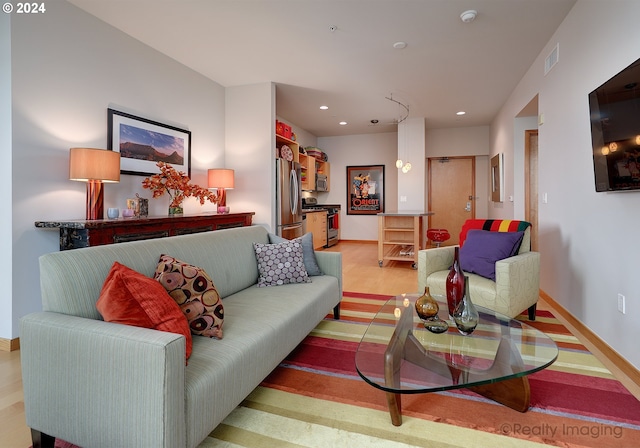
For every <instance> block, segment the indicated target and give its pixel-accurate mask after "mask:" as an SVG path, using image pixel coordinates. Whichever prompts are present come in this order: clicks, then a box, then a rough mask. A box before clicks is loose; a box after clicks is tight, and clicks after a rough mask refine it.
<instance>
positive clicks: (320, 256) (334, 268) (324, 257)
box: [316, 251, 342, 297]
mask: <svg viewBox="0 0 640 448" xmlns="http://www.w3.org/2000/svg"><path fill="white" fill-rule="evenodd" d="M316 260H317V261H318V266H319V267H320V270H321V271H322V272H323V273H324V274H325V275H331V276H333V277H336V278H337V279H338V285H339V286H340V297H342V254H341V253H340V252H320V251H316Z"/></svg>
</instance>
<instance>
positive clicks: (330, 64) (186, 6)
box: [68, 0, 576, 137]
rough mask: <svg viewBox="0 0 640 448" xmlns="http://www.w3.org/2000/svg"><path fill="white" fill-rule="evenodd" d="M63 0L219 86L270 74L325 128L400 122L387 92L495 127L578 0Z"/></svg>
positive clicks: (413, 105) (360, 129)
mask: <svg viewBox="0 0 640 448" xmlns="http://www.w3.org/2000/svg"><path fill="white" fill-rule="evenodd" d="M68 1H69V2H70V3H72V4H74V5H76V6H78V7H80V8H82V9H84V10H85V11H87V12H89V13H90V14H92V15H94V16H96V17H98V18H100V19H102V20H104V21H105V22H107V23H109V24H111V25H112V26H114V27H116V28H118V29H120V30H122V31H123V32H125V33H127V34H129V35H130V36H132V37H134V38H136V39H138V40H140V41H142V42H144V43H145V44H147V45H149V46H150V47H153V48H155V49H157V50H158V51H160V52H162V53H164V54H166V55H168V56H170V57H171V58H173V59H175V60H177V61H179V62H181V63H182V64H184V65H186V66H188V67H191V68H192V69H193V70H195V71H197V72H199V73H201V74H202V75H204V76H206V77H208V78H210V79H212V80H214V81H216V82H217V83H219V84H221V85H222V86H225V87H230V86H238V85H248V84H255V83H263V82H270V81H271V82H274V83H275V84H276V95H277V97H276V107H277V109H276V113H277V115H278V116H280V117H282V118H283V119H285V120H287V121H289V122H291V123H293V124H295V125H296V126H299V127H301V128H303V129H305V130H307V131H308V132H310V133H312V134H314V135H316V136H317V137H324V136H337V135H350V134H368V133H377V132H393V131H395V130H396V128H397V125H396V124H395V122H397V121H398V120H400V119H402V118H403V117H404V116H405V115H406V111H405V109H404V108H403V107H402V106H401V105H399V104H397V103H396V102H394V101H390V100H388V99H386V98H392V99H393V100H396V101H399V102H400V103H402V104H404V105H406V106H408V108H409V117H412V118H413V117H425V119H426V126H427V129H433V128H447V127H464V126H481V125H489V124H490V123H491V121H492V119H493V118H494V117H495V115H496V114H497V113H498V111H499V109H500V107H501V106H502V104H504V102H505V101H506V100H507V98H508V96H509V95H510V93H511V92H512V91H513V89H514V88H515V87H516V85H517V83H518V82H519V80H520V79H521V78H522V77H523V76H524V74H525V73H526V71H527V70H528V69H529V68H530V67H531V64H532V63H533V62H534V60H535V59H536V57H537V56H538V55H539V54H540V52H541V51H542V49H543V48H544V46H545V45H546V44H547V43H548V42H549V40H550V38H551V36H552V35H553V33H554V31H555V30H556V29H557V28H558V26H559V25H560V23H561V22H562V20H563V19H564V18H565V16H566V15H567V13H568V12H569V10H570V9H571V7H572V6H573V5H574V3H575V1H576V0H163V1H156V0H120V1H112V0H68ZM469 9H474V10H477V12H478V14H477V17H476V18H475V20H473V21H472V22H470V23H464V22H463V21H462V20H461V19H460V14H461V13H462V12H464V11H467V10H469ZM396 42H405V43H406V44H407V45H406V47H405V48H404V49H395V48H394V43H396ZM540 70H543V67H541V68H540ZM321 105H326V106H328V107H329V109H328V110H320V109H319V107H320V106H321ZM458 111H465V112H466V115H464V116H458V115H456V112H458ZM371 120H378V124H377V125H372V124H371ZM340 121H346V122H347V125H344V126H341V125H339V124H338V123H339V122H340Z"/></svg>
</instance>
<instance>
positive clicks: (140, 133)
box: [107, 109, 191, 177]
mask: <svg viewBox="0 0 640 448" xmlns="http://www.w3.org/2000/svg"><path fill="white" fill-rule="evenodd" d="M107 122H108V132H107V149H110V150H112V151H116V152H119V153H120V172H121V173H122V174H135V175H139V176H151V175H153V174H156V173H159V172H160V170H159V169H158V167H157V166H156V163H157V162H166V163H169V164H171V166H173V167H174V168H175V169H176V170H178V171H184V172H185V173H187V176H189V177H191V131H188V130H186V129H180V128H177V127H175V126H170V125H167V124H163V123H158V122H157V121H153V120H148V119H146V118H142V117H136V116H135V115H131V114H127V113H124V112H120V111H117V110H114V109H108V119H107Z"/></svg>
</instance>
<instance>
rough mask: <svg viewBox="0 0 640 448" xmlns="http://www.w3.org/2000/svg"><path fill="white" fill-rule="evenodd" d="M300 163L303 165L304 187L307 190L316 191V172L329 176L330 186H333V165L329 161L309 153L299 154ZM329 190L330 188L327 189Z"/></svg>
mask: <svg viewBox="0 0 640 448" xmlns="http://www.w3.org/2000/svg"><path fill="white" fill-rule="evenodd" d="M299 159H300V165H301V166H302V189H303V190H305V191H314V190H315V189H316V174H324V175H325V176H327V185H328V188H330V186H331V180H330V178H329V172H330V171H331V166H330V165H329V162H324V161H322V160H318V159H316V158H315V157H312V156H310V155H307V154H299ZM327 191H329V189H327Z"/></svg>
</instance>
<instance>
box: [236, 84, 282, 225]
mask: <svg viewBox="0 0 640 448" xmlns="http://www.w3.org/2000/svg"><path fill="white" fill-rule="evenodd" d="M275 91H276V90H275V85H274V84H272V83H261V84H254V85H249V86H238V87H229V88H227V92H226V114H225V120H226V131H227V135H226V159H227V168H232V169H234V170H235V177H236V179H235V184H236V187H235V189H234V190H232V191H230V192H229V193H227V205H228V206H229V207H231V211H255V213H256V214H255V215H254V217H253V218H254V219H253V223H254V224H259V225H263V226H265V227H266V228H267V229H269V230H270V231H272V232H273V231H275V230H274V229H275V226H276V222H275V217H276V195H275V192H274V187H275V177H276V174H275V170H276V168H275V147H276V140H275V116H276V114H275Z"/></svg>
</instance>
